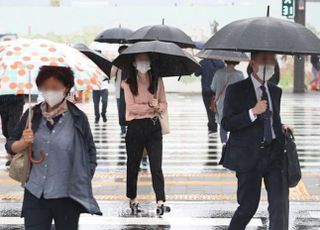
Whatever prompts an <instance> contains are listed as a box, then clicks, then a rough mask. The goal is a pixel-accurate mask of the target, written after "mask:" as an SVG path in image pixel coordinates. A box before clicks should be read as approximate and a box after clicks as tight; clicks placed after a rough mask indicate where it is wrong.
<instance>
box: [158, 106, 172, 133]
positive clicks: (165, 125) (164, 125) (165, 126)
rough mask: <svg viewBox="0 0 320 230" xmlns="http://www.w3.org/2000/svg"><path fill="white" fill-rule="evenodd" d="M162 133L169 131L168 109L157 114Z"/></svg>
mask: <svg viewBox="0 0 320 230" xmlns="http://www.w3.org/2000/svg"><path fill="white" fill-rule="evenodd" d="M159 121H160V125H161V131H162V135H166V134H169V133H170V126H169V115H168V109H167V110H166V111H165V112H163V113H161V114H160V115H159Z"/></svg>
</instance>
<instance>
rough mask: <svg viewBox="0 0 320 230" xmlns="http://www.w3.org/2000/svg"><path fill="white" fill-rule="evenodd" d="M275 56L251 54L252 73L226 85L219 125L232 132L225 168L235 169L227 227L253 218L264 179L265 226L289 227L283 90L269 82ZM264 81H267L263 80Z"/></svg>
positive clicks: (234, 229) (238, 229)
mask: <svg viewBox="0 0 320 230" xmlns="http://www.w3.org/2000/svg"><path fill="white" fill-rule="evenodd" d="M275 63H276V57H275V54H273V53H269V52H254V53H252V54H251V60H250V65H251V67H252V70H253V72H252V74H251V75H250V76H249V77H248V78H247V79H245V80H243V81H240V82H237V83H235V84H232V85H230V86H229V87H228V88H227V91H226V96H225V101H224V108H223V118H222V121H221V124H222V127H223V128H224V129H225V130H226V131H228V132H230V136H229V139H228V142H227V144H226V148H225V152H224V157H223V162H222V163H223V166H224V167H226V168H228V169H230V170H234V171H236V176H237V179H238V191H237V201H238V203H239V207H238V209H237V210H236V212H235V213H234V215H233V217H232V220H231V223H230V226H229V228H228V229H229V230H244V229H245V228H246V226H247V224H248V223H249V221H250V220H251V218H252V217H253V216H254V214H255V212H256V210H257V208H258V205H259V202H260V195H261V183H262V179H264V184H265V188H266V190H267V194H268V203H269V208H268V211H269V216H270V221H269V229H270V230H280V229H281V230H287V229H288V210H289V189H288V185H287V180H286V178H285V176H284V173H283V171H284V170H283V159H284V132H285V130H286V129H287V128H288V127H287V126H284V125H282V122H281V117H280V102H281V94H282V90H281V89H280V88H279V87H277V86H276V85H275V84H273V83H271V82H268V80H269V79H270V78H271V77H272V76H273V74H274V68H275ZM264 80H265V81H264Z"/></svg>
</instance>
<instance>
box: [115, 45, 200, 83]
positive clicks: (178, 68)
mask: <svg viewBox="0 0 320 230" xmlns="http://www.w3.org/2000/svg"><path fill="white" fill-rule="evenodd" d="M139 53H149V54H150V56H151V63H152V65H153V66H156V69H157V74H158V77H169V76H182V75H190V74H192V73H194V72H195V71H196V70H197V69H198V68H199V67H200V66H199V64H198V63H197V61H196V60H195V59H194V58H193V57H192V56H191V55H190V54H186V53H185V52H184V51H183V50H182V49H181V48H180V47H179V46H177V45H175V44H173V43H170V42H160V41H151V42H138V43H135V44H133V45H132V46H130V47H129V48H127V49H126V50H125V51H124V52H123V53H122V54H120V55H119V56H118V57H117V58H116V59H115V60H114V61H113V64H114V65H115V66H117V67H119V68H120V69H122V70H125V69H126V68H128V67H129V66H130V65H132V60H133V58H134V56H135V55H136V54H139Z"/></svg>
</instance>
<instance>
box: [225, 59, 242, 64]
mask: <svg viewBox="0 0 320 230" xmlns="http://www.w3.org/2000/svg"><path fill="white" fill-rule="evenodd" d="M224 63H226V64H227V65H238V64H239V63H240V62H238V61H227V60H226V61H224Z"/></svg>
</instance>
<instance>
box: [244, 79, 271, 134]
mask: <svg viewBox="0 0 320 230" xmlns="http://www.w3.org/2000/svg"><path fill="white" fill-rule="evenodd" d="M250 78H251V80H252V83H253V87H254V91H255V93H256V97H257V101H260V100H261V97H262V89H261V88H260V87H261V86H262V84H261V83H260V82H259V81H258V80H257V79H255V78H254V77H253V76H252V75H251V76H250ZM265 87H266V91H267V95H268V101H269V109H270V111H271V112H272V110H273V108H272V100H271V95H270V92H269V88H268V84H265ZM249 115H250V119H251V121H252V122H254V121H255V120H256V119H257V116H256V115H255V114H253V112H252V109H250V110H249ZM271 131H272V139H276V134H275V132H274V129H273V117H272V116H271Z"/></svg>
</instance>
